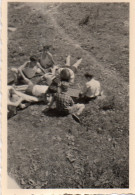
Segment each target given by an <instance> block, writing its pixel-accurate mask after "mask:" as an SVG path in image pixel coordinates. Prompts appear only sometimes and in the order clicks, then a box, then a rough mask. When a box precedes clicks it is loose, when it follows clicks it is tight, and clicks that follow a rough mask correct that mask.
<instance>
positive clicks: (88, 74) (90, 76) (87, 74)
mask: <svg viewBox="0 0 135 195" xmlns="http://www.w3.org/2000/svg"><path fill="white" fill-rule="evenodd" d="M84 76H85V77H86V78H89V79H92V78H93V77H94V76H93V75H92V74H90V73H89V72H86V73H85V74H84Z"/></svg>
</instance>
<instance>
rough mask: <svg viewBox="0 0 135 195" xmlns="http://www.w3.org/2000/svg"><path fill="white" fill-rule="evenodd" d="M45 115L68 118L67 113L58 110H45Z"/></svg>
mask: <svg viewBox="0 0 135 195" xmlns="http://www.w3.org/2000/svg"><path fill="white" fill-rule="evenodd" d="M43 113H44V115H46V116H50V117H66V116H68V113H65V112H59V111H58V110H57V109H56V108H52V109H50V110H47V109H45V110H43Z"/></svg>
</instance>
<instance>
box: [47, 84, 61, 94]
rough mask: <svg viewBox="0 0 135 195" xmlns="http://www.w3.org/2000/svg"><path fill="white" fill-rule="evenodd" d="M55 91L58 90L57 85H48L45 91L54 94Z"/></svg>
mask: <svg viewBox="0 0 135 195" xmlns="http://www.w3.org/2000/svg"><path fill="white" fill-rule="evenodd" d="M57 91H58V87H57V86H55V85H50V86H49V88H48V90H47V92H46V93H51V94H54V93H57Z"/></svg>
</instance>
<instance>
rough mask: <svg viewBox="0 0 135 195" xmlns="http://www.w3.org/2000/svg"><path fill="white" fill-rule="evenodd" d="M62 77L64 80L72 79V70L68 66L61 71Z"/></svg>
mask: <svg viewBox="0 0 135 195" xmlns="http://www.w3.org/2000/svg"><path fill="white" fill-rule="evenodd" d="M60 78H61V80H62V81H67V82H68V81H69V80H70V72H69V70H68V69H67V68H64V69H63V70H62V71H61V73H60Z"/></svg>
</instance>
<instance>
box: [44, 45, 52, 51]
mask: <svg viewBox="0 0 135 195" xmlns="http://www.w3.org/2000/svg"><path fill="white" fill-rule="evenodd" d="M50 47H51V46H50V45H44V46H43V50H49V49H50Z"/></svg>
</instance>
